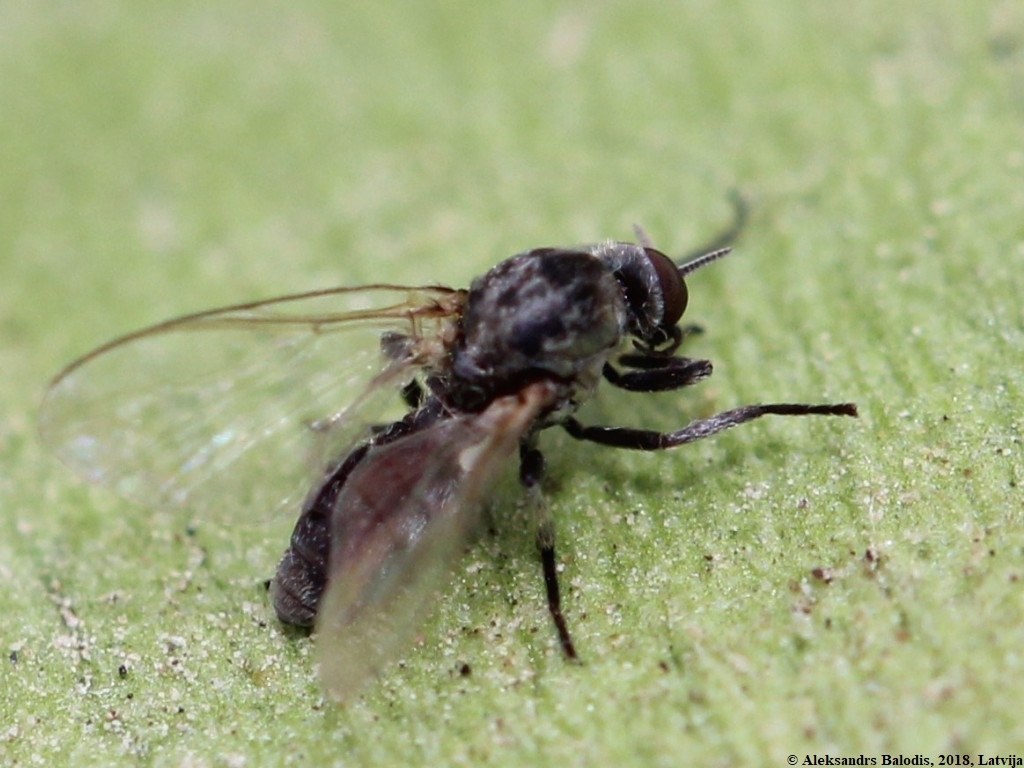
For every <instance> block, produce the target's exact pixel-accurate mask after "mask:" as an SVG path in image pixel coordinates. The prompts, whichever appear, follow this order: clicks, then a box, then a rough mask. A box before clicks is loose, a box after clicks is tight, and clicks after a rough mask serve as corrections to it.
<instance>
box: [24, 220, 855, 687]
mask: <svg viewBox="0 0 1024 768" xmlns="http://www.w3.org/2000/svg"><path fill="white" fill-rule="evenodd" d="M640 240H641V243H640V244H632V243H624V242H605V243H599V244H595V245H587V246H582V247H578V248H568V249H562V248H537V249H534V250H531V251H527V252H525V253H521V254H519V255H517V256H513V257H512V258H510V259H507V260H505V261H503V262H501V263H500V264H498V265H497V266H496V267H494V268H493V269H491V270H490V271H489V272H487V273H486V274H485V275H483V276H482V277H480V278H478V279H476V280H475V281H474V282H473V284H472V286H471V287H470V289H469V290H468V291H459V290H453V289H450V288H444V287H439V286H431V287H421V288H403V287H400V286H393V285H373V286H368V287H365V288H359V289H348V288H338V289H333V290H324V291H314V292H310V293H304V294H297V295H291V296H285V297H281V298H277V299H271V300H268V301H261V302H253V303H249V304H240V305H236V306H232V307H227V308H224V309H216V310H211V311H207V312H200V313H197V314H193V315H187V316H185V317H181V318H177V319H175V320H170V321H167V322H164V323H161V324H158V325H155V326H152V327H150V328H146V329H144V330H141V331H137V332H135V333H131V334H128V335H126V336H123V337H121V338H119V339H115V340H114V341H112V342H110V343H108V344H105V345H103V346H101V347H99V348H98V349H96V350H94V351H93V352H90V353H89V354H87V355H85V356H84V357H82V358H80V359H79V360H76V361H75V362H73V363H71V365H69V366H68V367H67V368H65V369H64V371H62V372H61V373H60V374H59V375H58V376H57V377H56V379H55V380H54V381H53V383H52V384H51V386H50V389H49V391H48V393H47V398H46V401H45V403H44V407H43V411H42V415H41V430H42V433H43V436H44V438H45V440H46V441H47V443H48V444H49V445H50V446H51V447H52V448H53V450H54V451H55V452H56V453H57V454H58V455H59V456H60V457H61V458H62V459H63V460H64V461H65V462H66V463H68V464H69V465H70V466H71V467H73V468H74V469H75V470H76V471H78V472H79V473H80V474H82V475H83V476H84V477H86V478H87V479H89V480H92V481H96V482H100V483H103V484H106V485H109V486H111V487H113V488H114V489H115V490H117V491H118V492H120V493H122V494H123V495H126V496H129V497H132V498H135V499H138V500H141V501H142V502H144V503H147V504H150V505H158V506H166V505H180V506H187V507H188V508H189V509H190V510H192V511H193V512H195V513H198V514H214V515H215V514H217V513H218V512H221V511H223V510H225V509H232V508H238V507H242V508H244V509H249V508H253V506H254V505H255V506H257V507H263V508H268V507H275V506H278V505H280V504H283V503H289V502H290V501H291V500H293V499H294V498H295V496H296V492H297V491H298V492H300V493H301V482H302V481H303V478H308V474H309V471H310V470H309V469H308V465H309V463H310V462H312V465H313V467H314V468H319V469H314V470H313V471H314V472H315V474H316V475H317V476H318V479H317V480H316V481H315V484H314V487H313V490H312V491H311V492H310V493H308V494H307V496H306V501H305V503H304V504H303V506H302V512H301V515H300V517H299V520H298V523H297V524H296V526H295V530H294V532H293V534H292V537H291V543H290V545H289V547H288V549H287V551H286V552H285V555H284V557H283V559H282V560H281V563H280V565H279V567H278V571H277V575H276V577H275V578H274V580H273V582H272V583H271V594H272V598H273V603H274V608H275V609H276V611H277V614H278V617H279V618H280V619H281V621H283V622H285V623H288V624H294V625H300V626H313V625H315V627H316V630H317V633H318V635H319V638H318V646H319V655H320V663H321V676H322V678H323V680H324V684H325V686H326V688H327V690H328V692H329V693H330V694H331V695H332V696H333V697H335V698H339V699H340V698H345V697H348V696H351V695H352V694H353V692H354V691H356V690H357V689H358V688H359V686H360V684H361V683H362V682H364V681H365V680H366V679H367V678H368V677H370V676H371V675H372V674H374V673H375V672H376V671H377V670H378V669H380V667H381V666H382V665H383V664H385V663H386V662H387V661H388V660H389V659H390V658H392V657H393V656H394V655H395V654H396V653H397V652H398V651H399V650H400V649H401V647H402V646H403V644H404V643H405V642H406V641H407V640H408V638H409V636H410V634H411V633H412V631H413V630H414V628H415V627H416V623H417V619H418V618H419V617H420V615H421V614H422V613H423V611H424V608H425V606H426V605H427V604H428V600H427V598H428V597H429V594H430V592H431V590H432V589H433V588H434V587H436V586H437V585H438V584H439V583H440V581H441V580H442V579H443V578H444V576H445V575H446V574H447V573H448V572H449V571H450V570H451V567H452V565H453V563H455V562H456V561H457V557H458V555H459V553H460V552H461V550H462V549H463V548H464V546H465V542H466V540H467V538H468V537H469V535H470V534H471V532H472V531H473V530H474V528H475V527H476V524H477V521H478V511H479V509H480V507H481V505H482V503H483V502H484V501H485V500H486V498H487V496H488V493H489V491H490V490H491V488H492V487H493V483H494V480H495V478H496V477H497V475H498V471H499V470H500V468H501V467H502V466H503V465H504V464H506V463H507V462H508V461H509V460H510V459H511V458H512V457H513V456H515V455H516V454H518V459H519V479H520V482H521V484H522V485H523V487H524V488H525V489H526V492H527V497H528V499H529V501H530V503H531V505H532V506H533V508H534V509H535V511H536V520H537V541H538V546H539V549H540V555H541V564H542V568H543V574H544V582H545V586H546V590H547V598H548V607H549V609H550V613H551V616H552V618H553V620H554V624H555V627H556V629H557V632H558V637H559V640H560V643H561V647H562V650H563V652H564V654H565V655H566V656H567V657H569V658H574V657H575V656H576V651H575V648H574V646H573V642H572V639H571V637H570V634H569V630H568V627H567V624H566V620H565V618H564V616H563V614H562V610H561V604H560V598H559V588H558V576H557V570H556V557H555V538H554V529H553V526H552V523H551V520H550V519H549V517H548V516H547V514H546V512H545V508H544V505H543V502H542V499H541V496H540V482H541V479H542V477H543V475H544V457H543V455H542V454H541V452H540V449H539V448H538V442H537V438H538V435H539V433H540V432H541V431H542V430H544V429H546V428H548V427H551V426H560V427H562V428H563V429H565V431H566V432H568V434H569V435H571V436H572V437H574V438H576V439H579V440H588V441H592V442H596V443H601V444H604V445H609V446H614V447H618V448H631V449H637V450H645V451H652V450H661V449H665V448H673V447H675V446H678V445H683V444H685V443H690V442H693V441H695V440H699V439H702V438H704V437H708V436H710V435H713V434H715V433H717V432H721V431H722V430H725V429H729V428H730V427H734V426H736V425H738V424H742V423H744V422H747V421H750V420H752V419H756V418H759V417H761V416H764V415H766V414H779V415H787V416H791V415H808V414H822V415H833V416H856V415H857V409H856V406H854V405H853V404H852V403H842V404H828V405H803V404H790V403H781V404H770V405H748V406H744V407H741V408H735V409H732V410H729V411H725V412H723V413H720V414H717V415H715V416H712V417H710V418H708V419H702V420H697V421H692V422H690V423H689V424H688V425H686V426H685V427H683V428H681V429H677V430H674V431H669V432H653V431H648V430H643V429H633V428H629V427H604V426H591V425H584V424H582V423H580V422H579V421H578V420H577V419H576V418H575V416H574V415H573V414H574V412H575V411H576V409H577V407H578V406H579V405H580V404H581V403H582V402H583V401H584V400H586V399H587V398H588V397H589V396H590V395H591V394H592V393H593V391H594V390H595V388H596V387H597V385H598V383H599V382H600V381H601V379H604V380H606V381H608V382H609V383H610V384H612V385H614V386H616V387H619V388H621V389H625V390H629V391H632V392H661V391H666V390H675V389H680V388H682V387H686V386H689V385H691V384H694V383H696V382H698V381H700V380H701V379H703V378H705V377H707V376H709V375H710V374H711V363H710V362H709V361H707V360H697V359H693V358H688V357H683V356H681V355H679V354H678V350H679V347H680V344H681V342H682V339H683V335H684V331H683V329H682V328H681V327H680V325H679V323H680V319H681V318H682V316H683V312H684V311H685V309H686V305H687V298H688V294H687V287H686V282H685V279H684V278H686V277H687V276H688V275H689V274H690V273H692V272H693V271H695V270H697V269H699V268H701V267H703V266H705V265H706V264H709V263H711V262H712V261H714V260H716V259H718V258H719V257H721V256H724V255H725V254H726V253H727V252H728V249H727V248H720V249H714V250H711V251H710V252H708V253H705V254H702V255H699V256H697V257H695V258H692V259H689V260H687V261H685V262H684V263H682V264H678V265H677V264H676V263H674V262H673V261H672V260H671V259H669V258H668V257H667V256H665V255H664V254H663V253H661V252H660V251H657V250H655V249H654V248H653V247H651V246H650V244H649V243H647V242H646V238H644V237H642V236H641V238H640ZM256 339H262V340H264V341H265V342H267V343H263V344H261V343H253V342H254V340H256ZM626 342H629V343H630V348H629V349H628V350H627V349H623V345H624V344H625V343H626ZM396 390H399V391H401V393H402V401H403V402H404V414H397V413H396V414H395V415H394V416H393V417H391V419H390V420H385V421H383V422H382V421H381V414H382V413H384V412H385V411H386V409H387V407H388V405H389V404H392V405H393V404H394V403H393V400H394V399H395V398H394V394H393V393H394V392H395V391H396ZM345 402H348V403H350V405H348V406H347V407H346V408H345V409H344V410H340V411H339V410H337V409H338V407H339V404H341V403H345ZM302 456H307V457H309V461H306V462H303V461H301V460H300V459H301V457H302ZM304 465H305V466H306V469H304V468H303V467H304ZM324 467H326V471H324V469H323V468H324ZM307 487H308V486H307Z"/></svg>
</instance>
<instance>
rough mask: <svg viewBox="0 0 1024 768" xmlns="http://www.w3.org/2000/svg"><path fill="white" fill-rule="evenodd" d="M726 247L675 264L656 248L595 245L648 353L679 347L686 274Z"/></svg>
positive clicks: (632, 330) (629, 326)
mask: <svg viewBox="0 0 1024 768" xmlns="http://www.w3.org/2000/svg"><path fill="white" fill-rule="evenodd" d="M728 252H729V249H728V248H722V249H719V250H717V251H711V252H710V253H706V254H704V255H702V256H698V257H697V258H695V259H691V260H690V261H687V262H685V263H684V264H676V263H675V262H674V261H672V259H670V258H669V257H668V256H666V255H665V254H664V253H662V252H661V251H659V250H657V249H655V248H651V247H648V246H643V245H634V244H633V243H614V242H613V243H604V244H601V245H599V246H596V247H595V249H594V254H595V255H596V256H597V257H598V258H600V259H601V260H602V261H604V262H605V263H606V264H607V266H608V268H609V269H610V270H611V271H612V274H613V275H614V276H615V279H616V280H617V281H618V283H619V285H620V286H621V290H622V294H623V297H624V300H625V304H626V312H627V330H628V333H629V334H630V335H631V336H633V338H634V340H635V343H636V346H637V347H638V348H639V349H640V350H641V351H642V352H644V353H646V354H651V355H670V354H672V353H673V352H675V350H676V348H677V347H678V346H679V342H680V340H681V338H682V333H681V331H680V329H679V321H680V319H681V318H682V316H683V313H684V312H685V311H686V305H687V303H688V302H689V297H690V294H689V291H688V290H687V288H686V280H685V278H686V275H688V274H690V273H691V272H693V271H694V270H696V269H699V268H700V267H702V266H704V265H705V264H709V263H710V262H712V261H714V260H715V259H718V258H721V257H722V256H725V255H726V254H727V253H728Z"/></svg>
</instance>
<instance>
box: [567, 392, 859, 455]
mask: <svg viewBox="0 0 1024 768" xmlns="http://www.w3.org/2000/svg"><path fill="white" fill-rule="evenodd" d="M769 414H775V415H778V416H814V415H818V416H856V415H857V406H856V405H855V404H854V403H837V404H826V405H805V404H803V403H769V404H761V405H745V406H743V407H741V408H733V409H732V410H731V411H723V412H722V413H718V414H715V415H714V416H712V417H710V418H708V419H700V420H698V421H692V422H690V423H689V424H687V425H686V426H685V427H683V428H682V429H677V430H676V431H674V432H656V431H653V430H649V429H632V428H630V427H596V426H584V425H583V424H580V423H579V422H578V421H577V420H576V419H574V418H572V417H569V418H567V419H566V420H565V421H563V422H562V427H563V428H564V429H565V431H566V432H568V433H569V434H570V435H571V436H572V437H575V438H576V439H577V440H589V441H590V442H592V443H600V444H601V445H610V446H612V447H614V448H631V449H633V450H637V451H661V450H664V449H666V448H675V447H676V446H678V445H685V444H686V443H692V442H694V441H695V440H702V439H704V438H705V437H710V436H711V435H714V434H717V433H718V432H722V431H724V430H726V429H731V428H732V427H735V426H737V425H739V424H743V423H744V422H747V421H753V420H754V419H757V418H760V417H761V416H767V415H769Z"/></svg>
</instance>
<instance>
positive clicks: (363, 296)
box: [39, 285, 463, 520]
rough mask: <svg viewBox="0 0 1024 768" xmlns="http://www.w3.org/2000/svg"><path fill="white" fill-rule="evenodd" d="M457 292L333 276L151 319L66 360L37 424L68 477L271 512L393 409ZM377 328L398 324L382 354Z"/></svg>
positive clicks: (155, 502)
mask: <svg viewBox="0 0 1024 768" xmlns="http://www.w3.org/2000/svg"><path fill="white" fill-rule="evenodd" d="M462 296H463V294H462V293H461V292H458V291H453V290H451V289H447V288H440V287H436V288H435V287H424V288H402V287H398V286H388V285H376V286H367V287H364V288H358V289H350V288H337V289H330V290H323V291H314V292H310V293H304V294H295V295H291V296H284V297H280V298H276V299H270V300H267V301H261V302H252V303H248V304H239V305H235V306H231V307H225V308H222V309H215V310H210V311H207V312H200V313H196V314H193V315H187V316H184V317H180V318H177V319H174V320H170V321H167V322H164V323H160V324H158V325H155V326H152V327H149V328H146V329H143V330H140V331H137V332H134V333H131V334H128V335H126V336H123V337H121V338H119V339H115V340H114V341H111V342H110V343H108V344H105V345H104V346H102V347H99V348H98V349H96V350H94V351H93V352H90V353H89V354H87V355H85V356H84V357H82V358H80V359H78V360H76V361H75V362H73V363H71V365H69V366H68V367H67V368H65V369H64V371H62V372H61V373H60V374H59V375H58V376H57V377H56V378H55V379H54V381H53V382H52V383H51V385H50V388H49V390H48V391H47V394H46V398H45V400H44V402H43V406H42V409H41V413H40V425H39V426H40V433H41V434H42V437H43V440H44V442H45V443H47V445H48V446H49V447H50V448H51V449H52V450H53V451H54V452H55V453H56V454H57V456H58V457H60V459H61V460H62V461H64V462H65V463H66V464H68V465H69V466H70V467H72V469H74V470H75V471H76V472H77V473H78V474H80V475H82V476H83V477H84V478H86V479H87V480H89V481H91V482H95V483H99V484H102V485H105V486H108V487H110V488H113V489H114V490H115V491H117V492H118V493H119V494H121V495H123V496H126V497H128V498H131V499H134V500H137V501H140V502H142V503H144V504H146V505H148V506H157V507H165V506H187V507H188V508H189V510H190V511H194V512H196V513H200V514H204V515H206V514H210V515H213V516H222V517H223V515H224V513H225V512H226V511H228V510H235V512H233V513H232V514H234V515H235V519H236V520H239V519H242V518H241V516H240V515H239V514H238V513H237V510H239V509H242V510H246V509H248V508H250V507H252V506H255V507H257V508H260V509H273V508H275V507H277V506H279V505H281V504H282V503H287V502H290V501H292V500H294V499H296V498H299V497H301V496H302V495H303V494H304V493H305V492H306V491H307V490H308V487H307V485H308V482H309V480H310V477H311V476H312V475H313V474H314V473H316V472H319V471H322V469H323V466H324V464H325V463H326V462H328V461H330V460H331V459H333V458H336V455H337V454H340V453H342V452H343V451H344V449H345V446H346V445H348V444H349V443H351V442H352V441H353V440H355V439H356V438H358V436H359V435H360V434H361V433H362V431H363V430H365V428H366V426H367V419H371V418H378V417H385V416H384V412H385V411H386V410H387V408H388V407H389V406H390V407H392V408H395V409H400V408H401V402H400V399H399V397H398V394H397V392H396V391H395V387H396V386H397V385H399V384H401V383H402V382H404V381H407V380H409V379H410V378H411V377H412V376H413V375H414V374H415V370H416V369H417V367H418V366H421V365H426V364H429V362H430V357H431V355H434V356H436V355H437V354H439V352H438V350H439V348H440V347H441V346H443V344H442V341H443V340H442V336H443V335H444V334H445V333H448V332H449V327H450V324H451V322H452V317H453V316H454V315H455V314H456V313H457V312H458V310H459V307H460V306H461V303H462ZM386 332H391V333H393V334H401V337H394V336H392V337H390V338H392V342H393V343H392V345H391V346H392V354H391V355H390V356H386V355H384V354H382V345H381V337H382V334H383V333H386ZM397 338H403V339H407V340H409V342H410V343H407V344H404V345H403V344H402V343H400V342H397V341H396V339H397ZM241 514H242V515H244V514H245V513H244V512H243V513H241Z"/></svg>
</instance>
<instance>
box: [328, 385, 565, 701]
mask: <svg viewBox="0 0 1024 768" xmlns="http://www.w3.org/2000/svg"><path fill="white" fill-rule="evenodd" d="M552 401H553V394H552V390H551V387H550V385H547V384H533V385H530V386H528V387H526V388H524V389H523V390H522V391H521V392H519V393H518V394H516V395H510V396H507V397H502V398H498V399H497V400H495V401H494V402H493V403H491V405H489V406H488V407H487V408H486V409H485V410H484V411H482V412H481V413H479V414H472V415H460V416H454V417H451V418H445V419H442V420H440V421H438V422H436V423H435V424H433V425H432V426H430V427H427V428H426V429H424V430H422V431H419V432H416V433H413V434H412V435H410V436H409V437H405V438H401V439H399V440H396V441H395V442H392V443H388V444H386V445H383V446H379V447H377V448H374V449H372V450H371V452H370V453H369V454H367V456H366V458H365V459H364V460H363V461H362V462H361V463H360V464H359V465H358V466H357V468H356V469H355V470H354V471H353V473H352V475H351V476H350V477H349V478H348V480H347V481H346V484H345V487H344V488H343V489H342V492H341V495H340V496H339V499H338V505H337V508H336V511H335V515H334V521H333V525H332V531H331V554H330V575H329V577H328V582H327V590H326V592H325V594H324V598H323V600H322V602H321V603H320V608H319V613H318V616H317V624H316V629H317V634H318V639H317V649H318V655H319V660H320V677H321V679H322V681H323V683H324V687H325V688H326V690H327V693H328V695H329V696H331V698H333V699H335V700H338V701H342V700H345V699H349V698H351V697H352V696H353V695H354V694H355V693H356V692H357V691H358V690H359V688H360V687H361V686H362V684H363V683H365V682H366V681H367V680H368V679H369V678H370V677H372V676H373V675H374V674H376V673H377V672H378V671H379V670H380V669H381V667H382V666H383V665H384V664H385V663H386V662H388V661H389V660H390V659H392V658H393V657H394V655H395V654H396V653H398V652H399V651H400V650H401V649H402V648H403V647H404V646H405V645H406V643H407V641H408V640H409V637H410V635H411V633H412V632H413V631H414V630H415V629H416V627H417V626H418V625H419V620H420V619H421V618H423V617H424V615H425V613H426V612H427V609H428V608H429V607H430V605H431V603H432V602H433V601H432V600H430V599H429V598H430V597H431V592H433V591H434V590H435V589H436V588H437V587H438V586H440V584H441V583H442V582H443V580H444V577H445V576H446V575H447V574H448V573H449V571H450V570H451V568H452V566H453V565H454V564H455V563H456V562H457V561H458V558H459V555H460V554H461V551H462V549H463V547H464V546H465V544H466V540H467V537H468V535H469V534H470V532H471V531H472V530H473V529H474V528H475V527H476V523H477V521H478V517H479V514H478V513H479V509H480V507H481V502H482V501H483V499H484V497H485V496H486V495H487V493H488V491H489V489H491V488H492V487H493V486H494V480H495V478H496V477H497V474H498V471H499V470H500V469H501V467H502V466H503V465H505V464H507V463H508V461H509V459H511V458H512V457H513V456H514V455H515V453H516V449H517V447H518V445H519V442H520V440H521V439H522V438H523V437H524V435H526V434H527V432H528V431H529V429H530V428H531V426H532V425H533V424H534V423H535V422H536V420H537V418H538V416H539V415H540V414H541V413H542V412H543V410H544V409H545V408H546V407H547V406H548V405H549V404H550V403H551V402H552Z"/></svg>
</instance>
